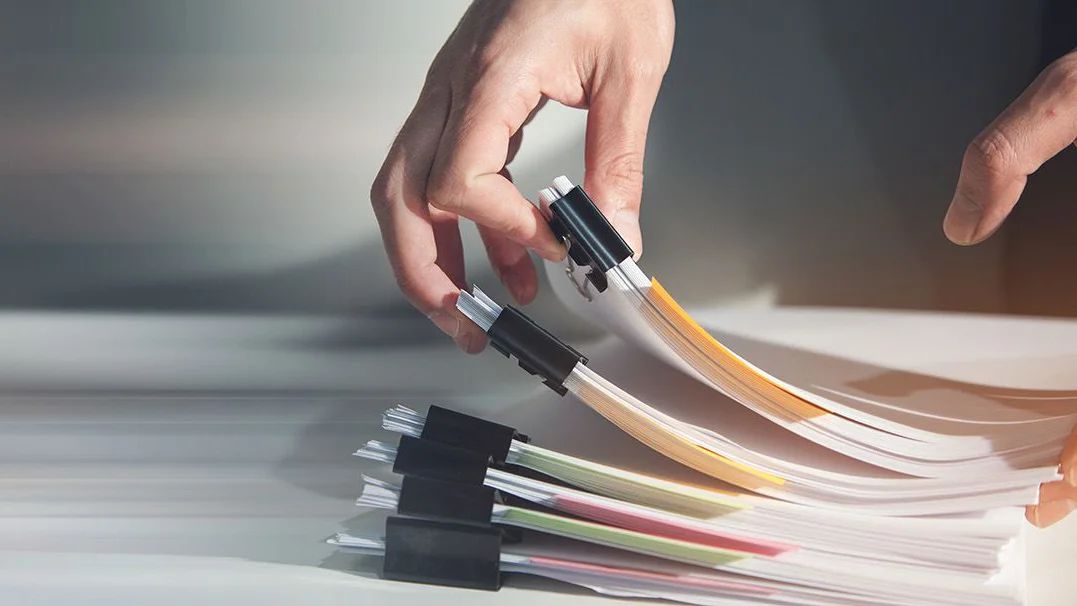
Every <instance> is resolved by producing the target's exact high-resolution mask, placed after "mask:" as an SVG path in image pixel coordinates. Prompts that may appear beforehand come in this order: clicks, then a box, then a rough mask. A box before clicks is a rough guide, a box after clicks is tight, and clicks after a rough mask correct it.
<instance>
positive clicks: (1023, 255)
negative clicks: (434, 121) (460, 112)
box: [0, 0, 1077, 340]
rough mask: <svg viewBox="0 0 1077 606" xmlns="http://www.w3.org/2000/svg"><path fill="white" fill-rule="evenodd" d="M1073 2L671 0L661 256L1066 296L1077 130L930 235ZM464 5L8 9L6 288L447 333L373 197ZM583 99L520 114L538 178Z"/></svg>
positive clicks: (1, 294) (908, 284)
mask: <svg viewBox="0 0 1077 606" xmlns="http://www.w3.org/2000/svg"><path fill="white" fill-rule="evenodd" d="M1062 4H1063V3H1056V4H1055V5H1054V8H1045V6H1044V5H1043V4H1042V3H1039V2H1024V1H1008V2H1007V1H1003V0H984V1H977V0H966V1H948V2H927V1H921V2H871V3H864V2H853V1H839V0H832V1H828V2H792V1H785V2H780V1H768V2H721V3H718V2H714V3H709V2H685V3H680V4H678V5H677V13H678V22H679V23H678V35H677V42H676V48H675V51H674V57H673V61H672V65H671V67H670V70H669V74H668V77H667V80H666V85H665V87H664V89H663V92H662V95H661V97H660V99H659V102H658V106H657V108H656V112H655V117H654V121H653V125H652V137H651V140H650V143H649V149H648V165H647V185H646V190H645V200H646V201H645V204H644V214H643V223H644V232H645V238H646V243H647V255H646V257H645V259H644V261H645V263H644V265H645V267H646V268H647V269H649V270H650V271H651V272H653V273H654V274H656V275H659V276H661V277H662V278H663V280H664V281H665V282H666V283H667V284H668V285H669V286H670V287H671V288H672V289H673V291H674V292H676V293H678V295H680V296H681V297H682V298H683V299H685V300H687V301H688V302H690V303H703V302H706V303H714V302H717V303H728V304H734V303H739V304H752V305H771V304H795V305H805V304H807V305H870V306H881V307H917V308H937V309H965V310H981V311H996V312H1004V311H1005V312H1016V313H1054V314H1065V315H1069V314H1072V313H1073V312H1074V310H1077V296H1075V293H1077V286H1074V285H1073V284H1072V282H1073V280H1071V279H1070V276H1071V272H1070V271H1068V267H1070V263H1071V262H1072V260H1073V257H1074V254H1075V253H1074V249H1075V248H1077V247H1074V246H1073V245H1072V244H1071V243H1072V241H1073V236H1074V235H1075V234H1074V229H1075V228H1074V227H1073V226H1074V224H1075V223H1074V221H1073V218H1074V213H1075V212H1077V211H1075V210H1073V209H1074V205H1073V204H1071V203H1070V202H1071V201H1072V198H1073V194H1072V193H1071V192H1072V191H1073V186H1072V184H1070V183H1066V181H1067V180H1068V179H1067V177H1068V175H1070V174H1073V169H1074V168H1075V165H1074V161H1075V160H1074V156H1075V155H1077V154H1074V153H1073V151H1072V150H1071V151H1069V152H1067V153H1065V154H1064V156H1065V157H1063V158H1060V159H1058V160H1056V161H1054V162H1052V163H1049V164H1048V166H1047V167H1046V168H1045V169H1044V171H1043V173H1045V174H1042V175H1037V176H1036V177H1035V178H1034V179H1033V181H1032V186H1031V190H1032V191H1030V192H1029V195H1028V196H1026V199H1025V200H1024V202H1023V203H1022V204H1021V206H1020V208H1019V209H1018V211H1017V213H1016V216H1015V218H1014V221H1012V222H1011V224H1010V225H1009V226H1007V228H1006V229H1005V230H1004V231H1003V232H1002V233H1001V234H1000V235H999V237H996V238H994V239H992V241H991V242H990V243H989V244H986V245H984V246H981V247H977V248H975V249H959V248H957V247H953V246H951V245H949V244H948V243H947V242H946V241H945V240H944V239H943V237H942V236H941V228H940V222H941V217H942V215H943V213H944V211H945V208H946V205H947V204H948V202H949V198H950V194H951V191H952V185H953V183H954V181H955V179H956V173H957V169H958V167H959V164H960V159H961V154H962V151H963V148H964V146H965V144H966V143H967V141H968V140H969V139H971V137H972V136H973V135H974V134H975V133H976V132H977V131H978V130H979V129H980V128H982V127H983V125H985V124H986V123H987V122H988V121H989V120H990V119H991V118H992V117H993V116H994V115H995V114H996V113H997V112H998V111H1000V110H1001V108H1003V107H1004V106H1005V105H1006V104H1007V103H1008V101H1009V100H1011V99H1012V98H1013V97H1014V96H1015V95H1016V94H1018V93H1019V92H1020V90H1021V89H1022V88H1023V87H1024V86H1025V85H1026V84H1027V83H1028V82H1030V81H1031V79H1032V77H1033V76H1034V75H1035V73H1036V72H1037V70H1038V69H1039V66H1040V65H1041V64H1042V63H1043V57H1044V54H1045V52H1046V51H1045V45H1046V42H1045V38H1044V35H1043V32H1044V30H1045V24H1047V25H1050V24H1051V23H1055V22H1058V21H1059V19H1058V17H1057V16H1055V15H1054V14H1052V13H1050V12H1048V11H1049V10H1055V11H1058V10H1060V9H1059V7H1061V6H1062ZM464 6H465V3H463V2H417V1H411V2H392V3H382V2H344V1H339V2H334V1H329V0H317V1H314V2H304V3H290V2H283V1H269V2H255V1H253V0H246V1H230V2H209V1H189V2H175V3H166V2H134V1H122V0H112V1H106V2H95V3H92V4H85V3H73V2H59V1H48V2H5V3H3V4H2V5H0V53H2V56H3V59H4V60H3V61H2V62H0V132H2V133H3V137H0V183H2V187H0V211H2V220H0V277H2V279H0V306H3V307H6V308H10V309H68V310H72V309H91V310H93V309H96V310H102V309H105V310H108V309H113V310H138V311H146V310H181V311H192V312H201V311H221V312H287V313H303V314H330V315H344V316H346V317H349V318H353V319H355V320H356V322H358V323H359V324H360V325H362V326H367V328H359V329H357V333H356V338H357V339H360V337H362V336H364V335H367V333H365V332H364V331H365V330H367V329H368V328H369V326H368V325H369V324H377V325H378V326H384V327H392V331H393V333H394V334H397V335H407V336H408V338H412V339H420V340H425V339H432V338H437V336H436V333H435V331H434V330H432V329H429V328H428V327H427V326H425V323H424V322H423V321H422V320H421V318H418V317H417V315H414V314H412V313H411V312H410V310H409V309H408V308H407V306H406V304H404V302H403V301H402V299H401V298H400V297H399V295H398V294H397V293H396V289H395V287H394V285H393V282H392V280H391V277H390V274H389V272H388V270H387V268H386V265H385V262H384V257H383V253H382V251H381V246H380V242H379V240H378V237H377V232H376V225H375V224H374V221H373V217H372V213H371V212H370V210H369V205H368V201H367V191H368V189H369V183H370V182H371V180H372V178H373V175H374V174H375V173H376V171H377V168H378V166H379V165H380V162H381V159H382V157H383V155H384V153H385V151H386V149H387V147H388V145H389V143H390V141H391V139H392V137H393V135H394V133H395V129H396V128H397V126H398V125H399V124H400V123H401V122H402V121H403V119H404V117H405V116H406V115H407V113H408V111H409V110H410V107H411V103H412V102H413V101H414V98H415V95H416V93H417V91H418V89H419V87H420V85H421V81H422V77H423V75H424V72H425V69H426V66H427V65H428V63H429V60H430V58H431V57H432V56H433V54H434V53H435V52H436V50H437V49H438V47H439V46H440V44H441V43H442V42H443V40H444V38H445V37H446V36H447V34H448V32H449V31H450V30H451V28H452V26H453V24H454V22H455V20H456V19H457V18H458V17H459V15H460V14H461V12H462V10H463V8H464ZM1061 10H1063V11H1064V10H1065V9H1064V7H1063V8H1062V9H1061ZM1056 46H1057V45H1056ZM1050 52H1053V53H1055V54H1057V53H1058V52H1059V51H1058V50H1057V49H1055V50H1052V51H1050ZM583 120H584V116H583V114H582V112H578V111H574V110H568V109H565V108H559V107H549V108H547V109H546V110H545V111H544V112H543V114H542V115H541V116H540V118H539V119H538V120H537V121H536V122H535V123H534V125H533V126H531V127H529V128H528V130H527V142H526V143H525V145H524V149H523V152H522V154H521V157H520V159H519V161H518V162H517V163H516V165H515V166H514V173H515V174H516V175H517V177H518V180H519V182H520V184H521V189H522V190H523V191H524V192H525V193H526V194H532V192H534V191H535V190H536V189H537V187H539V186H540V185H541V184H542V183H544V182H545V181H546V180H548V179H549V178H550V177H552V176H553V175H556V174H560V173H568V174H569V175H570V176H573V177H575V178H579V177H580V176H581V172H582V150H581V144H582V143H581V140H582V125H583ZM466 231H468V232H469V233H468V234H467V236H468V238H469V242H470V243H471V246H470V248H469V260H470V267H471V271H470V274H469V278H470V279H472V280H473V281H475V282H478V283H480V284H482V285H483V286H486V287H490V286H491V285H492V284H493V283H494V282H495V280H494V278H493V277H492V274H491V273H490V272H489V270H488V268H487V267H486V265H485V262H484V259H483V257H482V252H481V247H480V246H477V245H475V244H476V238H475V237H474V234H473V233H471V230H470V228H467V229H466ZM493 290H495V291H496V288H494V289H493ZM539 305H540V308H539V310H538V311H537V312H536V313H537V314H538V315H540V316H542V317H547V318H552V317H553V316H554V315H555V314H554V312H553V311H552V310H551V311H548V312H547V311H545V310H546V309H547V308H548V307H549V306H550V302H549V297H548V296H546V295H544V296H543V297H540V304H539ZM364 320H373V322H364ZM549 321H553V320H549ZM370 330H373V329H370ZM367 336H370V337H371V338H376V337H377V336H378V334H377V332H376V331H375V332H371V333H369V335H367Z"/></svg>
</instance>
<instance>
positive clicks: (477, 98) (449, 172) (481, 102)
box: [426, 76, 565, 261]
mask: <svg viewBox="0 0 1077 606" xmlns="http://www.w3.org/2000/svg"><path fill="white" fill-rule="evenodd" d="M540 99H541V94H540V93H539V92H538V88H537V87H533V86H532V85H531V84H528V83H526V82H523V83H521V82H512V81H508V82H498V78H497V76H487V77H484V80H483V81H482V82H480V83H479V84H477V85H476V86H475V88H474V89H473V90H472V91H471V92H470V93H469V94H467V95H466V96H465V97H464V98H463V99H460V100H454V106H453V108H452V110H451V112H450V114H449V118H448V121H447V123H446V125H445V133H444V134H443V135H442V137H441V142H440V144H439V146H438V151H437V155H436V157H435V159H434V164H433V167H432V169H431V173H430V180H429V182H428V186H427V190H426V197H427V199H428V200H429V202H430V204H431V205H432V206H434V207H436V208H439V209H441V210H445V211H448V212H451V213H454V214H457V215H460V216H462V217H466V218H468V219H471V220H472V221H474V222H476V223H478V224H480V225H483V226H485V227H486V228H488V229H490V230H492V231H494V232H496V233H499V234H501V235H504V236H505V237H507V238H509V239H510V240H513V241H515V242H517V243H518V244H521V245H523V246H527V247H529V248H532V249H534V250H535V251H536V252H538V253H539V254H540V255H542V256H543V257H545V258H547V259H550V260H554V261H557V260H561V259H562V258H564V255H565V251H564V247H563V246H562V245H561V243H560V242H558V241H557V239H556V238H555V237H554V235H553V232H552V231H550V228H549V225H547V223H546V220H545V218H544V217H543V216H542V213H541V212H540V211H539V210H538V209H537V208H536V207H535V205H533V204H532V203H531V202H529V201H528V200H527V199H526V198H525V197H524V196H523V195H522V194H520V192H519V190H517V189H516V186H515V185H513V184H512V182H511V181H509V180H508V179H506V178H505V177H504V175H503V174H502V169H504V168H505V159H506V157H507V155H508V151H509V143H510V139H511V138H512V136H513V135H514V134H515V133H516V131H517V130H519V129H520V127H521V126H523V124H524V121H525V120H527V118H528V116H529V115H530V114H531V111H532V110H533V109H534V108H535V107H536V106H537V105H538V103H539V101H540Z"/></svg>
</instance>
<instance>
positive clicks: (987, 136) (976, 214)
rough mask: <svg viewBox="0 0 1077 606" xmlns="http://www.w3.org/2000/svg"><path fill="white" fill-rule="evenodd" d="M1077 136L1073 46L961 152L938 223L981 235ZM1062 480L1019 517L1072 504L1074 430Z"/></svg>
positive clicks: (964, 239) (1076, 484)
mask: <svg viewBox="0 0 1077 606" xmlns="http://www.w3.org/2000/svg"><path fill="white" fill-rule="evenodd" d="M1074 140H1077V52H1074V53H1070V54H1069V55H1066V56H1065V57H1062V58H1061V59H1059V60H1058V61H1055V62H1054V63H1053V64H1051V65H1050V66H1049V67H1048V68H1047V69H1045V70H1044V71H1043V73H1042V74H1040V76H1039V77H1038V78H1036V81H1035V82H1033V83H1032V86H1029V87H1028V89H1026V90H1025V92H1024V93H1022V94H1021V96H1020V97H1018V98H1017V100H1016V101H1014V102H1013V104H1012V105H1010V106H1009V107H1008V108H1006V111H1004V112H1003V113H1002V115H1001V116H999V117H998V118H996V119H995V121H994V122H992V123H991V125H990V126H988V127H987V129H986V130H984V131H983V132H982V133H980V135H979V136H977V137H976V139H975V140H974V141H973V142H972V144H971V145H969V147H968V149H967V150H966V151H965V159H964V161H963V162H962V164H961V176H960V177H958V180H957V191H955V192H954V199H953V201H952V202H950V210H949V211H948V212H947V213H946V219H945V221H944V222H943V229H944V230H945V232H946V236H947V237H949V238H950V239H951V240H953V241H954V242H956V243H957V244H976V243H978V242H982V241H983V240H985V239H987V238H988V237H989V236H990V235H991V234H992V233H994V232H995V230H996V229H998V227H999V226H1000V225H1001V224H1002V222H1003V221H1004V220H1005V219H1006V216H1007V215H1009V214H1010V211H1011V210H1013V207H1014V205H1015V204H1017V199H1018V198H1019V197H1020V196H1021V192H1022V191H1023V190H1024V189H1025V182H1026V181H1027V180H1028V176H1029V175H1031V174H1032V173H1034V172H1036V169H1038V168H1039V167H1040V166H1041V165H1042V164H1043V163H1044V162H1046V161H1047V160H1050V159H1051V158H1052V157H1054V156H1055V155H1056V154H1057V153H1058V152H1060V151H1062V150H1063V149H1065V148H1066V147H1067V146H1069V145H1070V144H1072V143H1074ZM1061 465H1062V472H1063V474H1064V475H1065V479H1063V480H1061V481H1058V482H1051V483H1049V484H1044V485H1043V486H1041V487H1040V503H1039V505H1035V506H1030V507H1028V508H1027V509H1026V510H1025V516H1026V517H1027V518H1028V520H1029V521H1030V522H1032V523H1033V524H1035V525H1036V526H1040V527H1045V526H1050V525H1051V524H1054V523H1055V522H1057V521H1059V520H1061V519H1062V518H1064V517H1066V515H1067V514H1068V513H1069V512H1070V511H1072V510H1074V509H1077V428H1075V429H1074V432H1073V434H1072V435H1071V436H1070V439H1069V442H1068V444H1067V445H1066V448H1065V450H1063V451H1062V460H1061Z"/></svg>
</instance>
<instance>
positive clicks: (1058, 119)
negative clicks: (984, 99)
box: [943, 52, 1077, 244]
mask: <svg viewBox="0 0 1077 606" xmlns="http://www.w3.org/2000/svg"><path fill="white" fill-rule="evenodd" d="M1075 139H1077V52H1073V53H1070V54H1068V55H1066V56H1064V57H1062V58H1061V59H1059V60H1057V61H1055V62H1054V63H1052V64H1051V65H1050V66H1048V67H1047V69H1045V70H1044V71H1043V73H1041V74H1040V75H1039V77H1038V78H1036V80H1035V81H1034V82H1033V83H1032V85H1031V86H1029V87H1028V88H1027V89H1026V90H1025V92H1024V93H1022V94H1021V96H1020V97H1018V98H1017V100H1016V101H1014V102H1013V103H1012V104H1011V105H1010V106H1009V107H1008V108H1006V111H1004V112H1002V115H1000V116H999V117H998V118H996V119H995V121H994V122H992V123H991V124H990V125H989V126H988V127H987V129H986V130H984V131H983V132H982V133H980V135H979V136H977V137H976V139H974V140H973V142H972V144H970V145H969V147H968V149H967V150H966V151H965V158H964V161H963V162H962V164H961V176H960V177H959V178H958V180H957V191H955V192H954V198H953V201H951V202H950V209H949V211H948V212H947V213H946V219H945V220H944V222H943V229H944V231H945V232H946V236H947V237H948V238H950V240H952V241H954V242H955V243H957V244H976V243H978V242H982V241H983V240H985V239H986V238H987V237H988V236H990V235H991V234H992V233H994V232H995V230H996V229H998V227H999V226H1000V225H1001V224H1002V222H1003V221H1004V220H1005V219H1006V216H1007V215H1009V214H1010V211H1011V210H1013V207H1014V205H1015V204H1017V199H1018V198H1019V197H1020V196H1021V192H1022V191H1023V190H1024V189H1025V182H1026V181H1027V179H1028V176H1029V175H1031V174H1032V173H1034V172H1035V171H1036V169H1038V168H1039V167H1040V166H1041V165H1042V164H1043V163H1044V162H1046V161H1047V160H1050V159H1051V158H1052V157H1054V156H1055V155H1056V154H1057V153H1058V152H1060V151H1062V150H1063V149H1065V148H1066V147H1067V146H1069V145H1070V144H1072V143H1074V140H1075Z"/></svg>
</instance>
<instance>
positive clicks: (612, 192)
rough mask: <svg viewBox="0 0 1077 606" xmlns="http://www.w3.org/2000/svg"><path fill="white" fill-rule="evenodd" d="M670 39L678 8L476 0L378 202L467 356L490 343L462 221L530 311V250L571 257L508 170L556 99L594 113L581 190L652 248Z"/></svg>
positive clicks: (405, 284) (397, 259)
mask: <svg viewBox="0 0 1077 606" xmlns="http://www.w3.org/2000/svg"><path fill="white" fill-rule="evenodd" d="M673 34H674V17H673V6H672V3H671V1H670V0H621V1H612V0H515V1H496V0H489V1H488V0H479V1H476V2H475V3H474V4H472V5H471V7H470V8H469V9H468V11H467V13H466V14H465V15H464V17H463V19H462V20H461V21H460V23H459V25H457V27H456V29H455V30H454V31H453V33H452V34H451V35H450V36H449V39H448V41H447V42H446V43H445V46H444V47H442V49H441V51H440V52H439V53H438V55H437V57H436V58H435V59H434V62H433V64H432V65H431V66H430V70H429V72H428V74H427V78H426V83H425V84H424V86H423V89H422V92H421V93H420V94H419V99H418V101H417V103H416V104H415V108H414V109H413V110H412V113H411V115H410V116H409V117H408V119H407V121H406V122H405V123H404V126H403V128H402V129H401V130H400V133H399V134H398V135H397V138H396V140H395V142H394V143H393V145H392V148H391V149H390V151H389V154H388V156H387V158H386V159H385V163H384V164H383V165H382V168H381V171H380V172H379V173H378V176H377V178H376V179H375V181H374V185H373V187H372V188H371V192H370V199H371V204H372V206H373V208H374V212H375V215H376V216H377V219H378V224H379V226H380V228H381V234H382V240H383V242H384V244H385V249H386V252H387V253H388V256H389V261H390V263H391V265H392V267H393V273H394V275H395V276H396V279H397V283H398V285H399V286H400V289H401V290H402V291H403V293H404V295H405V296H406V297H407V298H408V300H409V301H410V302H411V303H412V305H414V306H415V307H416V308H418V309H419V310H420V311H421V312H423V313H424V314H426V315H427V317H429V318H430V320H431V321H432V322H433V323H434V324H435V325H437V326H438V328H440V329H441V330H442V331H443V332H445V333H446V334H448V335H449V336H450V337H452V338H453V339H454V341H455V342H456V344H457V346H458V347H460V348H461V349H463V350H464V351H467V352H469V353H475V352H478V351H480V350H481V349H482V348H483V346H484V345H485V342H486V338H485V335H483V333H482V331H480V330H479V329H478V328H477V327H476V326H474V325H473V324H471V323H470V322H469V321H468V320H467V319H466V318H464V317H463V316H462V315H461V314H459V312H457V311H456V308H455V304H456V297H457V292H458V290H459V289H460V288H464V287H466V284H467V281H466V278H465V272H464V255H463V247H462V244H461V240H460V231H459V221H460V218H465V219H469V220H472V221H474V222H475V223H476V224H478V228H479V234H480V235H481V237H482V241H483V244H484V245H485V247H486V252H487V256H488V257H489V259H490V263H491V265H492V266H493V268H494V270H495V271H496V273H497V275H498V276H499V278H500V279H501V281H502V282H503V283H504V284H505V286H506V287H507V288H508V290H509V291H510V292H511V293H512V296H513V297H514V298H515V299H516V300H517V301H518V302H519V303H521V304H526V303H528V302H530V301H531V300H532V299H534V297H535V294H536V291H537V288H538V281H537V276H536V273H535V267H534V265H533V263H532V261H531V258H530V256H529V255H528V253H527V251H528V249H532V250H534V251H535V252H537V253H538V254H539V255H540V256H542V257H543V258H546V259H549V260H561V259H562V258H564V255H565V250H564V247H563V246H562V245H561V243H560V242H558V241H557V240H556V239H555V238H554V236H553V234H552V233H551V232H550V230H549V227H548V226H547V225H546V222H545V221H544V219H543V217H542V215H541V213H540V212H539V211H538V210H537V209H536V208H535V206H534V205H532V204H531V203H530V202H529V201H528V200H527V199H526V198H525V197H524V196H523V195H522V194H521V193H520V192H519V191H517V189H516V188H515V186H514V185H513V184H512V180H511V176H510V174H509V172H508V170H507V168H506V166H507V165H508V164H509V162H511V160H512V158H513V156H514V155H515V154H516V151H517V150H518V149H519V146H520V144H521V141H522V135H523V131H522V128H523V126H524V125H525V124H526V123H527V121H528V120H529V119H530V118H531V116H533V114H534V113H535V112H536V111H537V110H538V109H540V108H541V106H542V104H543V103H545V102H546V100H547V99H552V100H554V101H557V102H559V103H562V104H564V105H568V106H572V107H577V108H584V109H587V110H588V117H587V135H586V152H585V176H584V186H585V188H587V190H588V192H589V193H590V194H591V195H592V196H593V198H594V200H595V202H596V204H598V205H599V207H600V208H601V209H602V211H603V212H604V213H606V215H607V216H608V217H609V218H610V220H611V222H612V223H613V224H614V226H615V227H616V228H617V229H618V230H619V231H620V232H621V234H622V235H623V236H624V237H625V239H626V240H627V241H628V242H629V244H630V245H631V246H632V247H633V249H634V250H636V251H637V252H639V251H640V250H641V240H640V230H639V205H640V195H641V192H642V186H643V152H644V143H645V140H646V137H647V126H648V122H649V121H650V115H651V110H652V108H653V107H654V102H655V99H656V97H657V95H658V89H659V87H660V86H661V82H662V77H663V75H664V74H665V71H666V67H667V66H668V64H669V58H670V53H671V52H672V48H673Z"/></svg>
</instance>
